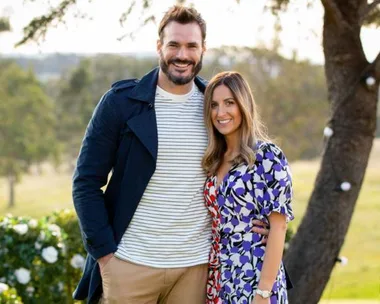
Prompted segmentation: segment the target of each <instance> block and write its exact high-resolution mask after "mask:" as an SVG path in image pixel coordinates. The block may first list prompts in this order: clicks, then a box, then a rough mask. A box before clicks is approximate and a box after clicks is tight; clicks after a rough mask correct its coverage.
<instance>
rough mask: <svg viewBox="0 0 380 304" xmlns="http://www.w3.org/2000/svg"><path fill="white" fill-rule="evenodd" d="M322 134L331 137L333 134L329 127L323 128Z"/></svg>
mask: <svg viewBox="0 0 380 304" xmlns="http://www.w3.org/2000/svg"><path fill="white" fill-rule="evenodd" d="M323 134H324V135H325V136H326V137H331V136H332V135H333V134H334V131H333V129H331V128H330V127H325V128H324V130H323Z"/></svg>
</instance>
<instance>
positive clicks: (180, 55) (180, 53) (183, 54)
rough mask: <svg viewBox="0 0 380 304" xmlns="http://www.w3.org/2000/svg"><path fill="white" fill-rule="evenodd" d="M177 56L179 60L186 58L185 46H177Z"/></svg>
mask: <svg viewBox="0 0 380 304" xmlns="http://www.w3.org/2000/svg"><path fill="white" fill-rule="evenodd" d="M177 58H178V59H181V60H187V59H188V54H187V49H186V48H185V47H181V48H179V50H178V53H177Z"/></svg>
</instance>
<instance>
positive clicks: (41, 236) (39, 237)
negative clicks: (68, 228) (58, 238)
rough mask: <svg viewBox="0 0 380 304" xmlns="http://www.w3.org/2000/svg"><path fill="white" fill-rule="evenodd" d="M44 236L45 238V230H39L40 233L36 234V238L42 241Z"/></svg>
mask: <svg viewBox="0 0 380 304" xmlns="http://www.w3.org/2000/svg"><path fill="white" fill-rule="evenodd" d="M45 238H46V233H45V231H41V232H40V234H39V235H38V238H37V239H38V240H39V241H43V240H45Z"/></svg>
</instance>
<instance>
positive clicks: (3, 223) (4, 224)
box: [0, 217, 9, 227]
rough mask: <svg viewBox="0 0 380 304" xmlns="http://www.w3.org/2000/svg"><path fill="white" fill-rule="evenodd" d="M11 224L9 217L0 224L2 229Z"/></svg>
mask: <svg viewBox="0 0 380 304" xmlns="http://www.w3.org/2000/svg"><path fill="white" fill-rule="evenodd" d="M8 224H9V219H8V218H7V217H5V218H3V220H2V221H1V222H0V227H5V226H7V225H8Z"/></svg>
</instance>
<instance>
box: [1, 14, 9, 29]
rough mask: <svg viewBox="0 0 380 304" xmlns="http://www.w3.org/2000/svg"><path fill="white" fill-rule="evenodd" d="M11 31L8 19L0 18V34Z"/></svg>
mask: <svg viewBox="0 0 380 304" xmlns="http://www.w3.org/2000/svg"><path fill="white" fill-rule="evenodd" d="M10 29H11V25H10V24H9V20H8V18H5V17H1V16H0V33H1V32H7V31H9V30H10Z"/></svg>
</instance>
